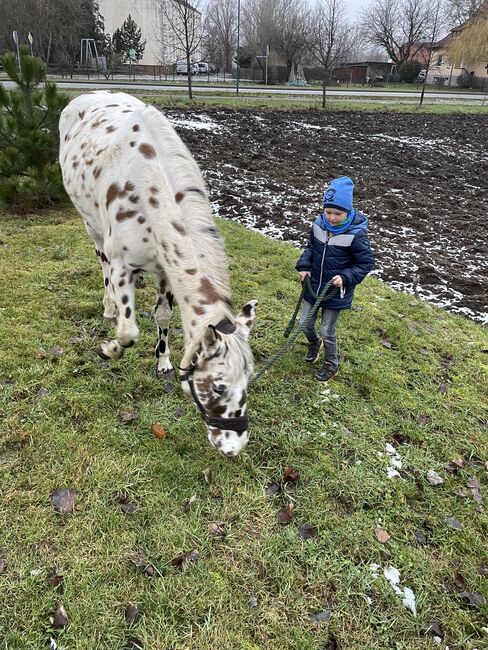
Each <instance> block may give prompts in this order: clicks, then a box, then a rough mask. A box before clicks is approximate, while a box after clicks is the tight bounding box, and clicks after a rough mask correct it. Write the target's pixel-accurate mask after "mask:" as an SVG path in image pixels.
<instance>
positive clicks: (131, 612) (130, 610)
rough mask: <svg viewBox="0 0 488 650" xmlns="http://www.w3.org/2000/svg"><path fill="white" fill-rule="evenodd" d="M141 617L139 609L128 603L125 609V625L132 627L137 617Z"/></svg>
mask: <svg viewBox="0 0 488 650" xmlns="http://www.w3.org/2000/svg"><path fill="white" fill-rule="evenodd" d="M140 615H141V612H140V610H139V607H138V606H137V605H134V604H132V603H129V604H128V605H127V607H126V608H125V615H124V616H125V622H126V623H127V625H129V626H130V625H132V623H134V622H135V621H136V620H137V619H138V618H139V616H140Z"/></svg>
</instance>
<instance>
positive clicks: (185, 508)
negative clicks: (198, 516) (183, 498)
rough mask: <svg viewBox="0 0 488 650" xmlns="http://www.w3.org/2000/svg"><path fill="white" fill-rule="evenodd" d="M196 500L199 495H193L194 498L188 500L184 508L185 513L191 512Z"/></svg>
mask: <svg viewBox="0 0 488 650" xmlns="http://www.w3.org/2000/svg"><path fill="white" fill-rule="evenodd" d="M196 500H197V495H196V494H192V496H191V497H190V498H189V499H188V501H187V502H186V503H185V505H184V506H183V511H184V512H188V510H190V508H191V507H192V505H193V504H194V503H195V501H196Z"/></svg>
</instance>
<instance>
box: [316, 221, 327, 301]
mask: <svg viewBox="0 0 488 650" xmlns="http://www.w3.org/2000/svg"><path fill="white" fill-rule="evenodd" d="M328 243H329V232H328V231H327V230H326V231H325V243H324V252H323V253H322V262H321V263H320V280H319V286H318V288H317V292H318V293H320V287H321V286H322V275H323V273H324V259H325V251H326V250H327V245H328Z"/></svg>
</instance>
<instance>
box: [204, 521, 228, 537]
mask: <svg viewBox="0 0 488 650" xmlns="http://www.w3.org/2000/svg"><path fill="white" fill-rule="evenodd" d="M207 530H208V532H209V533H210V534H211V535H215V536H216V537H222V538H224V537H225V536H226V535H227V531H226V529H225V524H224V523H223V522H221V521H211V522H210V523H209V524H208V526H207Z"/></svg>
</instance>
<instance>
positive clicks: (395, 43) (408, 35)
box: [361, 0, 432, 67]
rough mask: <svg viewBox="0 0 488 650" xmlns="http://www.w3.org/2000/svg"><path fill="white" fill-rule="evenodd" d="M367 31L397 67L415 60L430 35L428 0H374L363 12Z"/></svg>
mask: <svg viewBox="0 0 488 650" xmlns="http://www.w3.org/2000/svg"><path fill="white" fill-rule="evenodd" d="M361 22H362V24H363V29H364V34H365V36H366V38H367V39H368V40H369V41H370V42H371V43H372V44H373V45H380V46H382V47H384V48H385V50H386V51H387V53H388V56H389V57H390V59H391V60H392V61H393V62H394V63H396V64H397V66H398V67H400V65H401V64H402V63H403V62H404V61H409V60H410V59H413V58H414V57H415V55H416V54H417V52H419V51H420V50H421V49H422V48H423V47H424V45H425V41H426V40H427V39H428V37H429V35H430V31H431V30H430V27H431V23H432V20H431V6H430V2H429V0H373V2H372V3H371V5H369V6H368V7H367V8H366V9H364V10H363V12H362V14H361Z"/></svg>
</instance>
